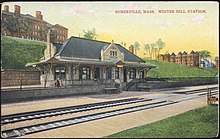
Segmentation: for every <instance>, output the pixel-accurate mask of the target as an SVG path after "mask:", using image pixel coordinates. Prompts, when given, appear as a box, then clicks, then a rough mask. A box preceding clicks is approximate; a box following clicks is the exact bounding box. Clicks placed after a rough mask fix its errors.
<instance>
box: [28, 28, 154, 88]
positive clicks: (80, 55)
mask: <svg viewBox="0 0 220 139" xmlns="http://www.w3.org/2000/svg"><path fill="white" fill-rule="evenodd" d="M50 39H51V38H50V31H49V33H48V36H47V48H46V49H45V53H44V57H43V58H42V59H41V61H40V62H36V63H28V64H27V65H26V66H31V67H35V68H37V69H39V70H40V71H41V73H42V74H41V81H42V82H41V83H42V84H43V83H45V80H46V81H47V85H48V86H53V85H54V82H55V81H56V80H57V79H59V80H61V81H62V83H63V84H65V85H71V84H74V82H77V81H78V82H79V81H80V82H84V83H85V82H96V81H102V82H106V81H108V80H111V81H115V82H117V83H119V84H123V83H124V84H125V85H126V84H127V83H128V82H130V81H132V80H134V79H136V80H137V79H144V78H145V77H146V74H147V71H149V70H150V69H151V68H155V66H153V65H147V64H145V61H144V60H143V59H141V58H140V57H138V56H136V55H134V54H133V53H132V52H130V51H128V50H127V49H125V48H124V47H122V46H121V45H120V44H116V43H114V41H112V42H111V43H109V42H103V41H97V40H90V39H85V38H79V37H73V36H72V37H70V38H69V39H68V40H66V41H65V42H64V43H63V44H58V43H51V41H50Z"/></svg>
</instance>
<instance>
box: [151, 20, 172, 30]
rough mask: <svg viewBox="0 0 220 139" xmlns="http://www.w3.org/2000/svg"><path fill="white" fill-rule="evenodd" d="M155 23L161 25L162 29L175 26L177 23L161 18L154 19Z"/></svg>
mask: <svg viewBox="0 0 220 139" xmlns="http://www.w3.org/2000/svg"><path fill="white" fill-rule="evenodd" d="M154 23H155V24H157V25H160V29H161V30H165V29H167V28H168V27H171V26H174V25H175V24H174V23H173V22H171V21H166V20H161V19H157V20H154Z"/></svg>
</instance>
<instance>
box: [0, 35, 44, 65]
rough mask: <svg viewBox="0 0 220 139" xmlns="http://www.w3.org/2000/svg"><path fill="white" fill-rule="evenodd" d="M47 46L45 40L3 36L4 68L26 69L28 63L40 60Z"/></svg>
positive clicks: (2, 56) (2, 57)
mask: <svg viewBox="0 0 220 139" xmlns="http://www.w3.org/2000/svg"><path fill="white" fill-rule="evenodd" d="M45 48H46V43H45V42H38V41H31V40H24V39H21V38H15V37H14V38H13V37H6V36H3V37H1V60H2V68H3V69H25V68H26V67H25V65H26V64H27V63H30V62H36V61H40V58H42V57H43V55H44V50H45Z"/></svg>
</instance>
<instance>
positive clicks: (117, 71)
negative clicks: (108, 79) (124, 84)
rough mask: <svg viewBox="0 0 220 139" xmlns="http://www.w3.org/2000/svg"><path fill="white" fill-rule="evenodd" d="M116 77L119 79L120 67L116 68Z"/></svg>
mask: <svg viewBox="0 0 220 139" xmlns="http://www.w3.org/2000/svg"><path fill="white" fill-rule="evenodd" d="M115 79H119V68H118V67H116V68H115Z"/></svg>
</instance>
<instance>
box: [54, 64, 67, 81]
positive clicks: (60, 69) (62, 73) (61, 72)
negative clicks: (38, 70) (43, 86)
mask: <svg viewBox="0 0 220 139" xmlns="http://www.w3.org/2000/svg"><path fill="white" fill-rule="evenodd" d="M54 71H55V73H54V79H55V80H56V79H58V78H59V79H66V69H65V67H64V66H57V67H55V70H54Z"/></svg>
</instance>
